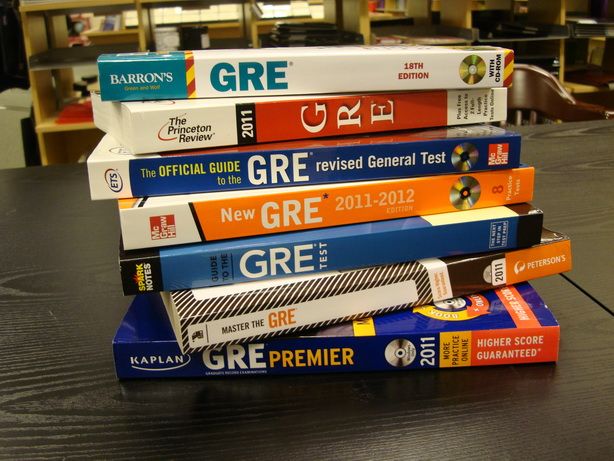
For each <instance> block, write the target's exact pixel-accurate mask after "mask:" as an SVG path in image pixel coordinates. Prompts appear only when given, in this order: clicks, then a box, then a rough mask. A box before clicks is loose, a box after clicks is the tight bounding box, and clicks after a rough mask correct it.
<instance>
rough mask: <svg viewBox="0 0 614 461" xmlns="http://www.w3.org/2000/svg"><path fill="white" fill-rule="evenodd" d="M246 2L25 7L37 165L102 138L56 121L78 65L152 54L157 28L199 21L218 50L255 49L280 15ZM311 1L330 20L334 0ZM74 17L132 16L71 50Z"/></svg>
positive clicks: (70, 158)
mask: <svg viewBox="0 0 614 461" xmlns="http://www.w3.org/2000/svg"><path fill="white" fill-rule="evenodd" d="M251 2H254V0H245V1H244V2H242V1H241V0H212V1H208V0H202V1H201V0H195V1H190V0H81V1H79V0H65V1H59V2H41V3H25V4H22V5H21V7H20V15H21V20H22V28H23V35H24V45H25V51H26V56H27V59H28V64H29V77H30V86H31V95H32V106H33V115H34V126H35V132H36V137H37V141H38V147H39V151H40V157H41V163H42V164H43V165H50V164H55V163H72V162H76V161H77V160H78V159H80V158H82V157H83V156H84V155H87V154H88V153H89V152H91V151H92V149H93V148H94V147H95V146H96V144H97V143H98V142H99V141H100V139H101V138H102V136H103V133H102V132H101V131H100V130H98V129H97V128H96V127H95V126H94V124H93V123H92V122H79V123H57V121H58V114H59V112H60V110H61V108H62V107H65V106H66V105H67V104H69V103H71V102H73V101H75V100H76V99H77V97H76V92H75V91H74V90H73V84H74V82H75V78H74V69H75V68H76V67H77V66H88V65H90V66H91V65H94V64H95V63H96V58H97V56H98V55H99V54H102V53H111V52H134V51H144V50H150V49H155V43H154V40H153V37H154V32H153V31H154V30H155V28H156V25H168V24H175V25H178V24H186V23H198V24H204V25H207V27H208V33H209V36H210V38H211V39H212V41H213V43H212V45H213V46H216V43H215V41H218V42H219V43H220V44H221V45H220V46H219V47H221V48H224V47H233V48H236V47H247V46H249V45H250V42H251V43H252V44H254V45H255V46H258V34H260V33H263V32H264V31H266V30H267V28H270V27H272V26H273V24H274V22H275V21H276V20H281V19H282V18H275V19H274V20H271V19H258V18H252V15H251V12H250V5H251ZM305 3H308V2H305ZM309 4H310V5H311V4H316V5H321V6H323V9H324V12H325V15H327V17H329V18H332V19H331V21H334V14H335V11H336V7H335V0H309ZM233 5H234V7H233ZM215 8H217V10H216V11H213V10H214V9H215ZM161 9H162V10H164V9H167V11H168V13H169V14H167V15H166V17H165V16H164V15H161V14H159V10H161ZM174 10H178V11H179V10H181V11H182V12H183V13H185V14H184V15H183V16H184V17H179V18H178V19H173V13H175V11H174ZM216 12H217V16H216V15H215V14H214V13H216ZM79 13H94V14H96V15H107V14H108V15H115V14H122V15H123V16H124V17H128V15H129V17H130V18H131V19H130V22H129V23H128V21H125V22H126V24H124V26H123V27H122V28H120V29H119V30H114V31H94V32H89V33H88V34H87V36H88V38H89V39H90V41H91V42H92V46H87V47H85V46H84V47H69V41H68V35H69V34H68V27H67V21H66V15H68V14H79ZM163 13H164V12H163ZM175 16H176V15H175ZM179 16H182V15H181V14H180V15H179ZM252 19H253V21H252ZM284 20H285V19H284ZM295 20H296V21H310V20H311V21H315V20H318V21H322V20H323V19H308V18H304V17H301V18H296V19H295ZM173 21H175V22H173Z"/></svg>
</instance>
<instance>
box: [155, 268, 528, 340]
mask: <svg viewBox="0 0 614 461" xmlns="http://www.w3.org/2000/svg"><path fill="white" fill-rule="evenodd" d="M469 265H470V264H469ZM467 269H468V270H470V268H469V267H468V268H467ZM281 282H282V283H271V282H268V283H267V282H265V283H250V284H243V286H237V285H234V286H232V288H227V287H217V288H212V289H200V290H185V291H177V292H172V293H171V295H170V296H171V299H172V307H171V306H167V308H168V309H172V311H173V314H172V315H173V316H175V315H176V316H177V318H178V319H179V322H180V327H181V338H178V340H179V342H180V345H181V346H182V348H183V350H184V352H185V351H187V352H194V351H198V350H202V349H204V348H208V347H214V346H219V345H223V344H228V343H233V342H237V341H243V340H246V339H263V338H267V337H269V336H276V335H280V334H284V333H290V332H293V333H296V332H300V331H302V330H304V329H306V328H315V327H322V326H324V325H328V324H331V323H333V324H334V323H339V322H342V321H348V320H352V319H356V318H363V317H366V316H373V315H378V314H384V313H386V312H392V311H396V310H399V309H407V308H410V307H417V306H425V305H427V304H430V303H433V302H437V301H443V300H446V299H449V298H451V297H452V293H453V292H454V291H456V292H460V293H461V294H463V295H468V294H470V293H469V292H467V291H466V289H465V290H463V287H462V286H456V287H452V284H451V282H450V279H449V273H448V269H447V266H446V264H445V262H442V261H439V260H435V259H431V260H426V261H422V262H411V263H403V264H396V265H390V266H377V267H370V268H367V269H362V270H358V271H347V272H341V273H332V274H321V275H320V276H310V277H304V278H300V277H299V278H298V279H297V280H294V281H288V282H287V283H284V281H283V280H282V281H281ZM480 288H483V289H481V290H480V291H485V289H487V288H492V284H491V283H489V282H487V281H484V282H483V284H482V287H480ZM514 290H515V288H513V287H504V288H501V289H500V290H498V291H497V293H501V294H500V295H499V296H500V298H501V299H502V301H503V302H504V303H508V304H509V305H510V306H511V302H513V303H515V304H514V305H515V306H516V307H515V309H514V310H512V308H511V307H508V306H506V307H508V310H509V311H510V313H511V314H512V317H515V316H516V315H517V312H518V307H517V306H518V305H521V303H522V302H523V301H522V299H523V298H522V296H521V295H520V294H519V293H518V292H517V291H514ZM510 300H511V301H510ZM525 305H526V303H525ZM527 310H528V311H530V308H527ZM439 314H441V313H439ZM522 321H525V322H528V323H529V326H536V322H537V321H536V320H535V319H531V318H530V315H528V314H526V313H523V314H522V315H518V318H517V319H516V318H515V322H516V323H517V324H520V323H521V322H522ZM531 321H532V323H531Z"/></svg>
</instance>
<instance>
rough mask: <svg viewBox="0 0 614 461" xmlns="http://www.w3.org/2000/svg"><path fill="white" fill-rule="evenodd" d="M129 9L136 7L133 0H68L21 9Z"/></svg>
mask: <svg viewBox="0 0 614 461" xmlns="http://www.w3.org/2000/svg"><path fill="white" fill-rule="evenodd" d="M101 8H102V9H107V8H109V9H115V10H116V11H117V10H129V9H134V1H132V0H81V1H78V0H67V1H63V2H50V3H36V4H22V5H21V6H20V7H19V11H20V12H22V13H36V12H45V11H56V12H69V11H96V10H98V9H101Z"/></svg>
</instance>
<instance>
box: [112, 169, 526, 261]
mask: <svg viewBox="0 0 614 461" xmlns="http://www.w3.org/2000/svg"><path fill="white" fill-rule="evenodd" d="M534 175H535V171H534V168H533V167H528V166H524V167H520V168H513V169H509V170H496V171H485V172H476V173H470V174H448V175H439V176H422V177H417V178H406V179H392V180H383V181H361V182H350V183H335V184H324V185H314V186H293V187H284V188H270V189H255V190H250V191H228V192H213V193H203V194H186V195H169V196H161V197H146V198H140V199H120V200H119V201H118V202H119V219H120V225H121V230H122V238H123V242H124V247H125V248H126V249H128V250H130V249H137V248H151V247H160V246H169V245H178V244H183V243H194V242H203V241H213V240H222V239H231V238H237V237H246V236H253V235H265V234H276V233H281V232H290V231H298V230H307V229H315V228H321V227H332V226H339V225H345V224H354V223H360V222H371V221H381V220H387V219H395V218H405V217H409V216H418V215H423V216H424V215H430V214H436V213H448V212H453V211H455V210H457V211H458V210H469V209H478V208H488V207H493V206H499V205H508V204H514V203H521V202H528V201H530V200H531V199H532V198H533V181H534Z"/></svg>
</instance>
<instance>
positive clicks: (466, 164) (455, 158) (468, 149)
mask: <svg viewBox="0 0 614 461" xmlns="http://www.w3.org/2000/svg"><path fill="white" fill-rule="evenodd" d="M478 157H479V153H478V149H477V148H476V147H475V146H474V145H473V144H471V143H469V142H464V143H462V144H459V145H458V146H456V147H455V148H454V150H453V151H452V165H454V168H456V169H457V170H458V171H469V170H470V169H471V168H473V167H474V166H475V165H476V163H477V161H478Z"/></svg>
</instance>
